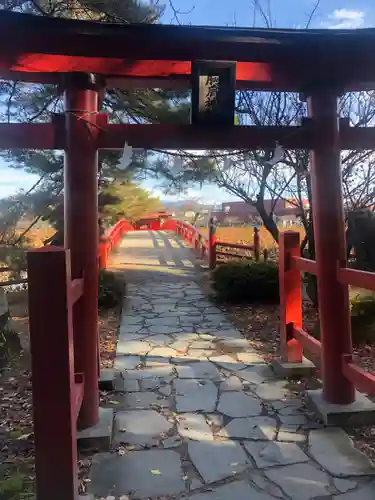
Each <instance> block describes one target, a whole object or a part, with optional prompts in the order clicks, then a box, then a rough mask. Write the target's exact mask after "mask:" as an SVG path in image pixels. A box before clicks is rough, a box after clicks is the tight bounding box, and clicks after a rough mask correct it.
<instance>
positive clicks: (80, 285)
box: [70, 278, 84, 304]
mask: <svg viewBox="0 0 375 500" xmlns="http://www.w3.org/2000/svg"><path fill="white" fill-rule="evenodd" d="M83 290H84V280H83V279H82V278H81V279H75V280H73V281H72V283H71V288H70V293H71V294H72V303H73V304H75V303H76V302H77V300H79V299H80V298H81V297H82V295H83Z"/></svg>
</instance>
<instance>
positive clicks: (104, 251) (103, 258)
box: [99, 238, 109, 269]
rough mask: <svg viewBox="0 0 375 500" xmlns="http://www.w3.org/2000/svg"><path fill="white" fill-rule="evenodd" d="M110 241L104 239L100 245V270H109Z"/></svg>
mask: <svg viewBox="0 0 375 500" xmlns="http://www.w3.org/2000/svg"><path fill="white" fill-rule="evenodd" d="M108 244H109V242H108V239H107V238H102V239H101V240H100V243H99V269H107V266H108Z"/></svg>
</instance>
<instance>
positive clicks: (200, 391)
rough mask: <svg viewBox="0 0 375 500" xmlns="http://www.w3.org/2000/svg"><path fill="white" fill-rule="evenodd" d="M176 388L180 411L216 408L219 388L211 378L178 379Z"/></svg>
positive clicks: (209, 410) (175, 383)
mask: <svg viewBox="0 0 375 500" xmlns="http://www.w3.org/2000/svg"><path fill="white" fill-rule="evenodd" d="M174 389H175V392H176V409H177V411H178V412H183V413H186V412H192V411H199V410H201V411H206V412H212V411H214V410H215V407H216V399H217V388H216V386H215V384H214V383H213V382H212V381H211V380H195V379H177V380H175V381H174Z"/></svg>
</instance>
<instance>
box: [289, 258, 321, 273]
mask: <svg viewBox="0 0 375 500" xmlns="http://www.w3.org/2000/svg"><path fill="white" fill-rule="evenodd" d="M292 262H293V266H294V267H295V268H296V269H298V271H299V272H301V273H309V274H316V272H317V266H316V262H315V260H311V259H304V258H303V257H293V258H292Z"/></svg>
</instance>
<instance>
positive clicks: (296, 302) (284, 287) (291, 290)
mask: <svg viewBox="0 0 375 500" xmlns="http://www.w3.org/2000/svg"><path fill="white" fill-rule="evenodd" d="M299 241H300V236H299V233H297V232H294V231H282V232H280V236H279V287H280V345H281V358H282V360H283V361H289V362H302V357H303V349H302V346H301V344H300V343H299V342H298V340H296V339H294V338H293V331H292V329H293V326H295V327H296V328H302V289H301V273H300V272H299V271H298V269H295V268H294V267H293V265H292V257H298V256H299V251H300V245H299ZM296 342H297V344H296Z"/></svg>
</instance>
